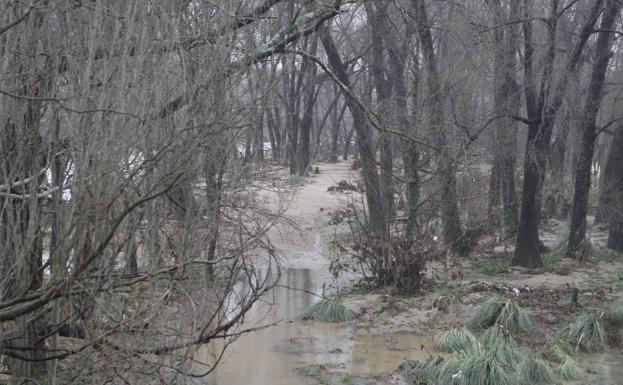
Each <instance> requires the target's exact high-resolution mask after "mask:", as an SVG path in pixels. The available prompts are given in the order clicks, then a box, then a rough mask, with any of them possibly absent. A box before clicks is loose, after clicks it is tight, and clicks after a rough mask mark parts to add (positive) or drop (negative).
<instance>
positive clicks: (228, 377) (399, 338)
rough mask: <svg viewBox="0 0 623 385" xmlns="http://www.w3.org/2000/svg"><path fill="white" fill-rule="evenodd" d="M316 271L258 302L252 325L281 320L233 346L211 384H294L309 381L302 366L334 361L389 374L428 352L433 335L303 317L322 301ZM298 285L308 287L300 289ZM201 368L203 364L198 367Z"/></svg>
mask: <svg viewBox="0 0 623 385" xmlns="http://www.w3.org/2000/svg"><path fill="white" fill-rule="evenodd" d="M317 279H318V277H317V276H315V274H314V271H313V270H310V269H288V270H286V271H284V272H283V275H282V278H281V284H282V285H284V286H288V287H289V288H290V289H288V288H285V287H276V288H275V289H274V290H273V291H272V292H271V293H269V295H267V296H266V298H265V300H264V301H263V302H261V303H257V304H256V305H255V306H254V307H253V308H252V310H251V312H250V314H249V317H248V318H247V324H246V327H253V326H259V325H262V324H268V323H272V322H275V321H279V320H281V322H280V323H279V324H278V325H276V326H272V327H269V328H267V329H264V330H260V331H257V332H253V333H249V334H245V335H243V336H242V337H240V338H239V339H238V340H236V341H235V343H233V344H232V345H230V346H229V347H228V349H227V351H226V353H225V355H224V357H223V358H222V360H221V362H220V363H219V365H218V366H217V368H216V369H215V371H214V372H212V373H211V374H210V375H208V376H207V377H205V378H204V379H203V380H202V383H203V384H206V385H241V384H244V385H269V384H275V385H281V384H283V385H294V384H306V383H309V379H306V378H304V377H303V376H301V375H299V374H297V372H296V370H295V369H296V368H300V367H304V366H308V365H312V364H330V365H331V366H335V367H336V369H337V370H340V371H343V372H348V373H350V374H352V375H356V376H376V375H380V374H383V373H389V372H391V371H394V370H396V368H397V367H398V366H399V365H400V363H402V361H404V360H406V359H422V358H425V357H427V356H428V353H427V352H426V351H425V350H422V349H421V347H422V345H426V344H430V343H431V338H430V337H427V336H418V335H415V334H406V333H405V334H403V333H395V334H385V335H374V336H372V335H356V334H355V333H354V326H352V325H349V324H343V323H326V322H317V321H303V320H301V319H300V314H301V313H302V312H303V310H304V309H305V308H306V307H307V306H309V305H310V304H312V303H313V302H315V301H317V300H319V297H317V296H315V295H313V294H310V293H308V292H315V293H319V292H320V291H321V290H322V282H320V281H319V280H317ZM296 289H302V290H305V291H300V290H296ZM209 349H210V348H209V347H207V346H206V347H203V348H202V349H200V351H199V353H198V355H197V356H196V357H195V359H196V360H197V361H201V362H211V361H212V358H211V352H210V350H209ZM198 369H200V368H198Z"/></svg>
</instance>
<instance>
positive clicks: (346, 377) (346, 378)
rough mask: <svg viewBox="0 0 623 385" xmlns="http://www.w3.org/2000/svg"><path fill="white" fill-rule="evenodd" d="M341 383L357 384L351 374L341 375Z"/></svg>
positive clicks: (347, 384)
mask: <svg viewBox="0 0 623 385" xmlns="http://www.w3.org/2000/svg"><path fill="white" fill-rule="evenodd" d="M340 382H341V383H342V384H345V385H352V384H354V383H355V379H354V377H353V375H352V374H350V373H342V374H340Z"/></svg>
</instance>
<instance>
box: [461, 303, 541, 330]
mask: <svg viewBox="0 0 623 385" xmlns="http://www.w3.org/2000/svg"><path fill="white" fill-rule="evenodd" d="M495 324H498V325H502V326H504V328H505V329H506V330H508V331H509V332H511V333H519V332H524V331H528V330H530V329H531V328H532V322H531V321H530V317H529V316H528V314H527V313H526V311H525V310H523V309H522V308H521V307H520V306H519V305H518V304H517V302H515V301H514V300H512V299H510V298H505V297H504V296H501V295H496V296H494V297H491V298H489V299H488V300H486V301H484V302H483V303H482V304H480V306H479V307H478V309H476V314H474V317H473V318H472V319H471V321H470V322H469V324H468V327H469V328H470V329H472V330H476V329H486V328H488V327H490V326H493V325H495Z"/></svg>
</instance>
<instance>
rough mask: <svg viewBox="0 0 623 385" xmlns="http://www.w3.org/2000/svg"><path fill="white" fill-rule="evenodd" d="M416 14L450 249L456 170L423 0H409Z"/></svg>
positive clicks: (455, 233)
mask: <svg viewBox="0 0 623 385" xmlns="http://www.w3.org/2000/svg"><path fill="white" fill-rule="evenodd" d="M413 5H414V9H415V15H416V23H417V32H418V38H419V41H420V45H421V47H422V52H423V54H424V61H425V64H426V71H427V74H428V87H429V92H430V99H431V103H430V104H431V114H430V123H431V128H432V129H433V132H434V135H435V145H436V146H437V151H438V152H439V155H440V160H439V162H438V163H439V164H438V167H437V171H438V173H439V174H440V176H441V194H440V201H441V204H440V206H441V220H442V223H443V238H444V242H445V243H446V244H447V245H450V246H451V247H452V249H453V250H454V251H459V250H460V249H461V248H462V245H461V239H462V236H463V234H462V230H461V221H460V217H459V205H458V199H457V189H456V174H455V173H456V170H455V164H454V160H453V159H452V157H451V156H450V155H449V154H448V151H449V148H448V141H447V138H446V133H445V127H444V125H443V98H442V94H441V80H440V77H439V73H438V71H437V58H436V55H435V50H434V47H433V38H432V35H431V31H430V26H429V24H428V14H427V11H426V4H425V1H424V0H413Z"/></svg>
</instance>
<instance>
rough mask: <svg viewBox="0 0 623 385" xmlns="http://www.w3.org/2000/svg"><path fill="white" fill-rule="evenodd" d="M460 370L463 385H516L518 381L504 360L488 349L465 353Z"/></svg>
mask: <svg viewBox="0 0 623 385" xmlns="http://www.w3.org/2000/svg"><path fill="white" fill-rule="evenodd" d="M460 370H461V371H462V377H463V378H462V380H461V382H460V384H462V385H515V384H517V383H518V381H517V377H516V376H515V375H514V373H513V372H511V371H508V370H507V369H506V367H505V366H504V364H503V363H502V362H500V361H499V360H498V359H496V357H495V356H494V355H493V354H491V353H490V352H486V351H484V352H483V351H481V352H474V353H468V354H465V355H464V357H463V362H461V365H460ZM447 383H449V382H447Z"/></svg>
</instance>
